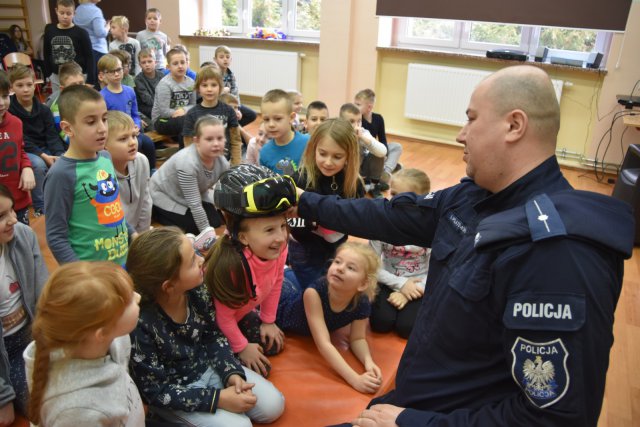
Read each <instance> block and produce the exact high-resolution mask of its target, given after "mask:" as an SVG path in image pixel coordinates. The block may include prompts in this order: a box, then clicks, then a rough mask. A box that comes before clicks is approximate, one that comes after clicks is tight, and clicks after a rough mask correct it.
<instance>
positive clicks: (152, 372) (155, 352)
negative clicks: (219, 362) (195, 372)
mask: <svg viewBox="0 0 640 427" xmlns="http://www.w3.org/2000/svg"><path fill="white" fill-rule="evenodd" d="M156 335H157V327H154V326H153V324H151V323H147V322H145V321H143V320H142V319H140V320H138V326H137V327H136V329H134V330H133V332H132V333H131V362H130V372H131V377H132V378H133V379H134V381H135V383H136V386H138V389H139V390H140V395H141V396H143V398H144V400H145V402H146V403H147V404H149V405H151V406H157V407H160V408H168V409H173V410H182V411H186V412H193V411H198V412H213V411H214V410H215V408H216V407H217V405H218V399H219V396H220V390H219V389H216V388H189V387H187V386H186V385H178V384H174V383H172V382H170V381H169V378H168V377H167V375H166V371H165V367H164V364H163V360H162V349H160V348H158V347H156V345H155V344H154V336H156ZM167 339H170V338H169V337H167ZM76 425H77V424H76Z"/></svg>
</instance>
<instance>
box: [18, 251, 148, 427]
mask: <svg viewBox="0 0 640 427" xmlns="http://www.w3.org/2000/svg"><path fill="white" fill-rule="evenodd" d="M139 300H140V296H139V295H138V294H136V293H135V292H134V291H133V284H132V282H131V278H130V277H129V275H128V274H127V273H126V271H124V270H123V269H122V268H121V267H120V266H118V265H117V264H114V263H112V262H88V261H79V262H73V263H69V264H65V265H63V266H61V267H59V268H58V269H57V270H56V271H55V272H54V273H53V274H52V275H51V277H50V278H49V280H48V282H47V283H46V285H45V287H44V290H43V291H42V294H41V295H40V299H39V300H38V305H37V314H36V317H35V320H34V321H33V328H32V335H33V340H34V341H32V342H31V344H29V346H28V347H27V349H26V350H25V352H24V359H25V364H26V368H27V380H28V382H29V388H30V390H31V395H30V401H29V419H30V421H31V422H32V423H33V424H39V425H41V426H47V427H50V426H67V425H84V426H90V425H91V426H97V425H100V426H121V425H127V426H140V427H142V426H144V410H143V407H142V401H141V400H140V395H139V394H138V390H137V388H136V386H135V384H134V383H133V381H132V380H131V377H129V374H128V373H127V366H128V363H129V354H130V352H131V341H130V340H129V332H131V331H132V330H133V328H134V327H135V326H136V322H137V321H138V312H139V307H138V302H139Z"/></svg>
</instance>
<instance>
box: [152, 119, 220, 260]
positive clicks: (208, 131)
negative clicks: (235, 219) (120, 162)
mask: <svg viewBox="0 0 640 427" xmlns="http://www.w3.org/2000/svg"><path fill="white" fill-rule="evenodd" d="M225 140H226V138H225V134H224V125H223V123H222V122H221V121H220V120H218V119H217V118H215V117H213V116H203V117H201V118H199V119H198V121H197V122H196V125H195V137H194V139H193V142H194V144H192V145H190V146H188V147H186V148H184V149H183V150H180V151H178V152H177V153H176V154H174V155H173V156H171V158H169V160H167V162H165V164H163V165H162V167H161V168H159V169H158V171H157V172H156V173H155V174H153V176H152V177H151V181H150V183H149V190H150V192H151V200H153V218H154V219H155V220H156V221H158V222H159V223H160V224H162V225H175V226H177V227H180V228H181V229H182V230H183V231H185V232H186V233H191V234H194V235H196V236H197V237H196V238H195V242H196V243H195V244H196V246H197V249H198V250H200V251H203V250H205V251H206V250H207V249H208V248H209V247H210V246H211V245H212V244H213V241H214V240H215V236H216V235H215V230H214V228H215V227H218V226H220V225H221V224H222V223H221V219H220V216H219V215H218V213H217V211H216V208H215V206H214V205H213V199H212V197H211V191H210V190H211V187H212V186H213V185H214V184H215V183H216V182H217V181H218V179H219V178H220V175H222V173H223V172H224V171H226V170H227V169H229V162H228V161H227V159H225V158H224V146H225Z"/></svg>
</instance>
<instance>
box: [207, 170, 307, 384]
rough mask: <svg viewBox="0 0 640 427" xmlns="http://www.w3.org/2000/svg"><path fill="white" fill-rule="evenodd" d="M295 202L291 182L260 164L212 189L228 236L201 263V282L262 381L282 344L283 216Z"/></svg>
mask: <svg viewBox="0 0 640 427" xmlns="http://www.w3.org/2000/svg"><path fill="white" fill-rule="evenodd" d="M296 202H297V194H296V187H295V184H294V182H293V180H292V179H291V178H290V177H288V176H279V175H276V174H275V173H273V172H272V171H271V170H269V169H267V168H265V167H263V166H256V165H238V166H234V167H232V168H231V169H229V170H228V171H227V172H225V173H224V174H223V175H222V176H221V177H220V180H219V181H218V182H217V183H216V185H215V186H214V203H215V205H216V207H217V208H218V209H220V210H221V211H222V214H223V217H224V220H225V223H226V225H227V232H226V233H225V235H224V236H223V237H221V238H220V239H218V240H217V241H216V243H215V245H214V246H213V247H212V249H211V250H210V251H209V254H208V256H207V258H206V260H205V283H206V284H207V287H208V289H209V292H210V293H211V294H212V295H213V300H214V304H215V308H216V321H217V323H218V326H219V327H220V330H222V332H223V333H224V334H225V335H226V337H227V339H228V340H229V344H230V345H231V349H232V350H233V351H234V352H235V353H237V354H238V356H239V358H240V360H241V361H242V363H243V364H244V365H245V366H247V367H249V368H250V369H253V370H254V371H256V372H258V373H260V374H262V375H264V376H265V377H266V376H267V375H268V374H269V370H270V368H271V364H270V362H269V359H268V358H267V356H269V355H274V354H277V353H279V352H280V351H281V350H282V347H283V344H284V333H283V332H282V331H281V330H280V328H278V326H276V324H275V319H276V311H277V308H278V300H279V298H280V291H281V288H282V281H283V280H286V279H285V278H284V267H285V263H286V259H287V252H288V247H287V242H288V238H289V230H288V227H287V219H286V217H285V212H286V210H287V209H288V208H289V207H291V206H293V205H295V204H296ZM257 306H260V310H259V311H258V310H256V307H257Z"/></svg>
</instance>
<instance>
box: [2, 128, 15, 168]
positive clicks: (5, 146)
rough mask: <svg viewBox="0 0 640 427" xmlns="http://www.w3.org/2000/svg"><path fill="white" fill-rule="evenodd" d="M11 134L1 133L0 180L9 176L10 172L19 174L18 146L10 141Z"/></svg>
mask: <svg viewBox="0 0 640 427" xmlns="http://www.w3.org/2000/svg"><path fill="white" fill-rule="evenodd" d="M10 138H11V137H10V135H9V132H0V153H2V156H1V157H0V178H6V177H8V176H9V172H17V171H18V168H19V165H18V144H16V142H15V141H14V140H13V139H10Z"/></svg>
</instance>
